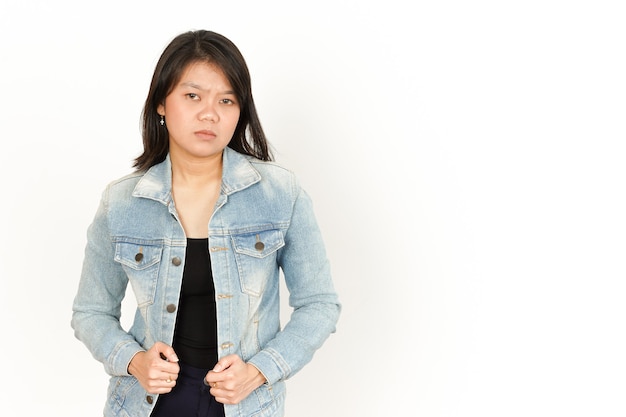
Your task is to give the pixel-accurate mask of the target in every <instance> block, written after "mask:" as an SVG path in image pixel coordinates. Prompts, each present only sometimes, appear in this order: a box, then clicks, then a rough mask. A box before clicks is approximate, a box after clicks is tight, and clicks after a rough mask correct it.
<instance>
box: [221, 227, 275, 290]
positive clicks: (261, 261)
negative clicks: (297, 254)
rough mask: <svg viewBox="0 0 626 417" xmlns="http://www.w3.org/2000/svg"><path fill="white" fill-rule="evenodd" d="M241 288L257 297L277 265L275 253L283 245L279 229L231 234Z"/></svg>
mask: <svg viewBox="0 0 626 417" xmlns="http://www.w3.org/2000/svg"><path fill="white" fill-rule="evenodd" d="M232 243H233V248H234V252H235V259H236V261H237V272H238V273H239V281H240V284H241V290H242V291H243V292H244V293H246V294H249V295H253V296H255V297H258V296H260V295H261V293H262V292H263V289H264V288H265V284H266V283H267V280H268V277H271V276H274V274H275V271H276V269H277V268H278V265H277V263H276V255H277V252H278V250H279V249H280V248H282V247H283V246H285V240H284V238H283V234H282V233H281V232H280V230H276V229H270V230H263V231H259V232H255V233H247V234H238V235H233V236H232Z"/></svg>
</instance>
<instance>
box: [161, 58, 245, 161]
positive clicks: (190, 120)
mask: <svg viewBox="0 0 626 417" xmlns="http://www.w3.org/2000/svg"><path fill="white" fill-rule="evenodd" d="M157 112H158V113H159V114H160V115H161V116H165V125H166V126H167V130H168V132H169V146H170V155H171V157H172V158H178V157H182V158H185V159H188V160H189V159H191V160H203V159H211V158H216V157H220V158H221V154H222V151H223V150H224V148H225V147H226V146H227V145H228V143H229V142H230V140H231V138H232V137H233V134H234V133H235V128H236V127H237V122H238V121H239V113H240V108H239V103H238V102H237V97H236V96H235V92H234V91H233V89H232V87H231V85H230V83H229V82H228V80H227V79H226V77H225V76H224V73H223V72H222V70H221V69H220V68H218V67H217V66H215V65H212V64H209V63H206V62H195V63H191V64H189V66H188V67H187V68H186V69H185V71H183V74H182V76H181V77H180V80H179V82H178V84H176V85H175V86H174V88H173V89H172V91H171V93H169V94H168V96H167V97H166V98H165V102H164V103H163V104H160V105H159V107H158V109H157Z"/></svg>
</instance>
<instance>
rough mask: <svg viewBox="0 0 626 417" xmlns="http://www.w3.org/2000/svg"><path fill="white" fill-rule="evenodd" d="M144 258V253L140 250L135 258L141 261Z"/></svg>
mask: <svg viewBox="0 0 626 417" xmlns="http://www.w3.org/2000/svg"><path fill="white" fill-rule="evenodd" d="M142 259H143V253H141V252H139V253H138V254H137V255H135V260H136V261H137V262H141V260H142Z"/></svg>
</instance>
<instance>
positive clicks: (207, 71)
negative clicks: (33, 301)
mask: <svg viewBox="0 0 626 417" xmlns="http://www.w3.org/2000/svg"><path fill="white" fill-rule="evenodd" d="M143 145H144V151H143V153H142V154H141V155H140V156H139V157H138V158H137V159H136V160H135V168H137V170H136V172H134V173H132V174H130V175H128V176H126V177H123V178H121V179H119V180H117V181H114V182H112V183H111V184H109V186H108V187H107V188H106V190H105V191H104V193H103V195H102V200H101V203H100V206H99V208H98V211H97V213H96V215H95V218H94V220H93V222H92V224H91V225H90V227H89V229H88V234H87V237H88V239H87V246H86V250H85V259H84V264H83V270H82V275H81V279H80V284H79V288H78V292H77V295H76V298H75V300H74V304H73V316H72V327H73V329H74V332H75V335H76V337H77V338H78V339H79V340H81V341H82V342H83V343H84V344H85V345H86V347H87V348H88V349H89V351H90V352H91V353H92V355H93V356H94V357H95V358H96V359H97V360H99V361H100V362H102V363H103V365H104V367H105V370H106V372H107V373H108V374H110V375H111V380H110V384H109V389H108V399H107V402H106V405H105V408H104V415H105V416H133V417H139V416H156V417H163V416H177V417H178V416H181V417H186V416H224V415H225V416H229V417H231V416H240V417H244V416H253V415H254V416H282V415H283V414H284V399H285V382H284V381H285V380H286V379H287V378H289V377H291V376H292V375H294V374H295V373H296V372H297V371H299V370H300V369H301V368H302V367H303V366H304V365H305V364H307V363H308V362H309V361H310V360H311V359H312V356H313V354H314V352H315V351H316V350H317V349H318V348H320V346H321V345H322V343H323V342H324V341H325V340H326V339H327V338H328V336H329V335H330V334H331V333H333V332H334V331H335V325H336V323H337V320H338V317H339V312H340V304H339V301H338V298H337V295H336V293H335V290H334V288H333V284H332V281H331V276H330V272H329V264H328V260H327V258H326V255H325V249H324V245H323V241H322V237H321V235H320V231H319V229H318V226H317V224H316V221H315V218H314V214H313V211H312V205H311V201H310V199H309V197H308V196H307V194H306V193H305V192H304V191H303V190H302V189H301V188H300V186H299V185H298V182H297V180H296V179H295V177H294V175H293V174H292V173H291V172H289V171H287V170H285V169H284V168H281V167H280V166H278V165H276V164H275V163H273V162H271V161H272V156H271V153H270V151H269V146H268V143H267V140H266V138H265V135H264V133H263V130H262V128H261V124H260V122H259V120H258V116H257V112H256V109H255V106H254V101H253V99H252V92H251V83H250V75H249V73H248V69H247V65H246V63H245V61H244V58H243V57H242V55H241V53H240V52H239V50H238V49H237V47H236V46H235V45H234V44H233V43H232V42H231V41H229V40H228V39H226V38H225V37H223V36H221V35H219V34H217V33H214V32H210V31H202V30H201V31H194V32H187V33H183V34H181V35H179V36H178V37H176V38H174V39H173V41H172V42H171V43H170V44H169V45H168V46H167V47H166V49H165V50H164V51H163V54H162V55H161V57H160V59H159V61H158V63H157V66H156V69H155V72H154V75H153V78H152V83H151V85H150V91H149V93H148V97H147V99H146V102H145V106H144V109H143ZM281 270H282V273H283V275H284V279H285V283H286V286H287V288H288V290H289V302H290V305H291V306H292V307H293V313H292V314H291V317H290V320H289V321H288V322H287V323H286V324H285V326H284V327H283V328H281V324H280V320H279V319H280V317H279V304H280V303H279V276H280V271H281ZM128 283H130V285H131V288H132V290H133V293H134V296H135V298H136V301H137V310H136V314H135V317H134V321H133V323H132V326H131V327H130V329H128V330H125V329H123V328H122V326H121V325H120V315H121V302H122V299H123V298H124V295H125V292H126V287H127V284H128Z"/></svg>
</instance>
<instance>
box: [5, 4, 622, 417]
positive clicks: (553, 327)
mask: <svg viewBox="0 0 626 417" xmlns="http://www.w3.org/2000/svg"><path fill="white" fill-rule="evenodd" d="M620 3H621V2H619V1H613V2H611V1H602V0H595V1H554V0H541V1H533V0H530V1H486V0H479V1H471V2H470V1H461V0H457V1H449V0H448V1H446V0H442V1H416V2H410V1H400V0H387V1H381V2H364V1H343V2H342V1H338V0H335V1H329V0H317V1H312V2H308V3H299V2H289V1H272V0H266V1H247V2H236V1H219V2H211V1H193V2H192V1H154V0H151V1H145V0H144V1H123V2H122V1H107V2H97V3H94V2H89V1H81V2H79V1H69V0H57V1H43V0H42V1H28V0H19V1H15V0H2V3H1V5H0V62H1V65H0V140H1V147H0V181H1V185H2V187H1V190H2V200H1V202H0V210H1V211H0V233H1V239H0V245H1V246H0V295H1V300H2V304H1V305H2V307H3V308H2V314H1V315H0V317H1V318H0V320H1V323H0V324H1V326H2V327H1V334H2V336H1V337H2V343H1V344H0V358H1V361H2V366H1V367H0V380H2V383H3V387H4V388H3V389H2V391H0V414H2V415H5V416H9V415H46V416H63V417H68V416H77V417H85V416H97V415H101V410H102V406H103V403H104V398H105V390H106V382H107V378H106V375H105V373H104V370H103V368H102V366H101V364H99V363H97V362H96V361H95V360H94V359H92V357H91V356H90V355H89V353H88V352H87V350H86V349H85V348H84V346H83V345H82V344H80V342H78V341H77V340H76V339H74V337H73V334H72V331H71V329H70V317H71V303H72V299H73V297H74V293H75V291H76V287H77V283H78V279H79V273H80V267H81V263H82V254H83V247H84V244H85V232H86V228H87V226H88V224H89V223H90V221H91V219H92V216H93V214H94V211H95V209H96V206H97V202H98V200H99V197H100V193H101V191H102V189H103V187H104V186H105V184H106V183H107V182H109V181H110V180H112V179H114V178H117V177H118V176H121V175H123V174H125V173H127V172H129V171H130V167H131V163H132V160H133V158H135V157H136V156H137V155H138V153H139V152H140V148H141V140H140V131H139V123H140V111H141V107H142V104H143V101H144V99H145V95H146V93H147V90H148V86H149V81H150V77H151V75H152V71H153V69H154V65H155V63H156V61H157V59H158V56H159V55H160V53H161V51H162V49H163V48H164V47H165V45H166V44H167V43H168V42H169V41H170V40H171V38H172V37H173V36H175V35H177V34H178V33H180V32H182V31H186V30H189V29H200V28H204V29H211V30H214V31H217V32H219V33H222V34H224V35H226V36H227V37H229V38H230V39H231V40H233V41H234V42H235V43H236V44H237V45H238V46H239V47H240V49H241V51H242V53H243V54H244V56H245V57H246V60H247V62H248V64H249V67H250V71H251V74H252V81H253V91H254V95H255V99H256V102H257V106H258V110H259V113H260V116H261V119H262V122H263V124H264V127H265V130H266V133H267V135H268V136H269V138H270V140H271V142H272V144H273V146H274V148H275V149H276V156H277V159H278V161H279V162H281V163H283V164H284V165H286V166H288V167H290V168H292V169H293V170H294V171H295V172H296V173H297V174H298V176H299V177H300V179H301V180H302V182H303V184H304V186H305V187H306V189H307V190H308V191H309V192H310V194H311V195H312V197H313V200H314V204H315V207H316V211H317V214H318V220H319V222H320V225H321V227H322V229H323V232H324V235H325V238H326V241H327V245H328V251H329V254H330V257H331V261H332V266H333V271H334V276H335V281H336V287H337V290H338V291H339V293H340V296H341V299H342V302H343V304H344V310H343V314H342V317H341V319H340V322H339V325H338V332H337V333H336V334H334V335H332V336H331V338H330V339H329V340H328V342H327V344H325V345H324V347H323V348H322V349H321V350H320V351H319V352H318V353H317V355H316V356H315V357H314V359H313V362H312V363H311V364H309V366H308V367H306V368H305V369H304V370H303V371H302V372H301V373H299V374H298V375H296V376H295V377H294V378H292V379H291V380H290V381H289V382H288V390H289V394H288V397H287V415H288V416H289V417H313V416H315V417H317V416H341V417H346V416H360V417H362V416H366V417H370V416H372V417H373V416H426V417H438V416H455V417H456V416H458V417H469V416H472V417H474V416H476V417H478V416H480V417H486V416H489V417H491V416H494V417H495V416H498V417H500V416H507V417H512V416H524V417H527V416H556V415H559V416H603V417H606V416H624V415H626V402H625V401H624V392H625V390H626V377H625V375H626V355H625V354H624V353H625V348H626V335H625V333H624V319H625V317H626V303H625V302H624V299H625V295H626V294H625V290H626V283H625V281H624V279H625V272H626V271H625V270H626V268H625V265H624V264H625V262H624V260H625V257H624V253H625V252H624V251H625V249H626V233H625V232H626V221H625V213H626V198H625V194H624V191H625V190H624V183H625V181H624V180H625V179H626V176H625V174H626V164H625V163H624V159H625V156H626V155H625V152H624V151H625V150H626V145H625V142H624V140H625V139H626V136H625V120H624V115H625V110H626V81H625V80H626V76H625V74H626V55H625V53H626V52H625V51H626V49H625V47H626V25H624V21H625V18H626V15H625V13H624V12H623V11H622V10H620V9H619V8H618V5H619V4H620ZM9 410H12V411H9Z"/></svg>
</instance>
